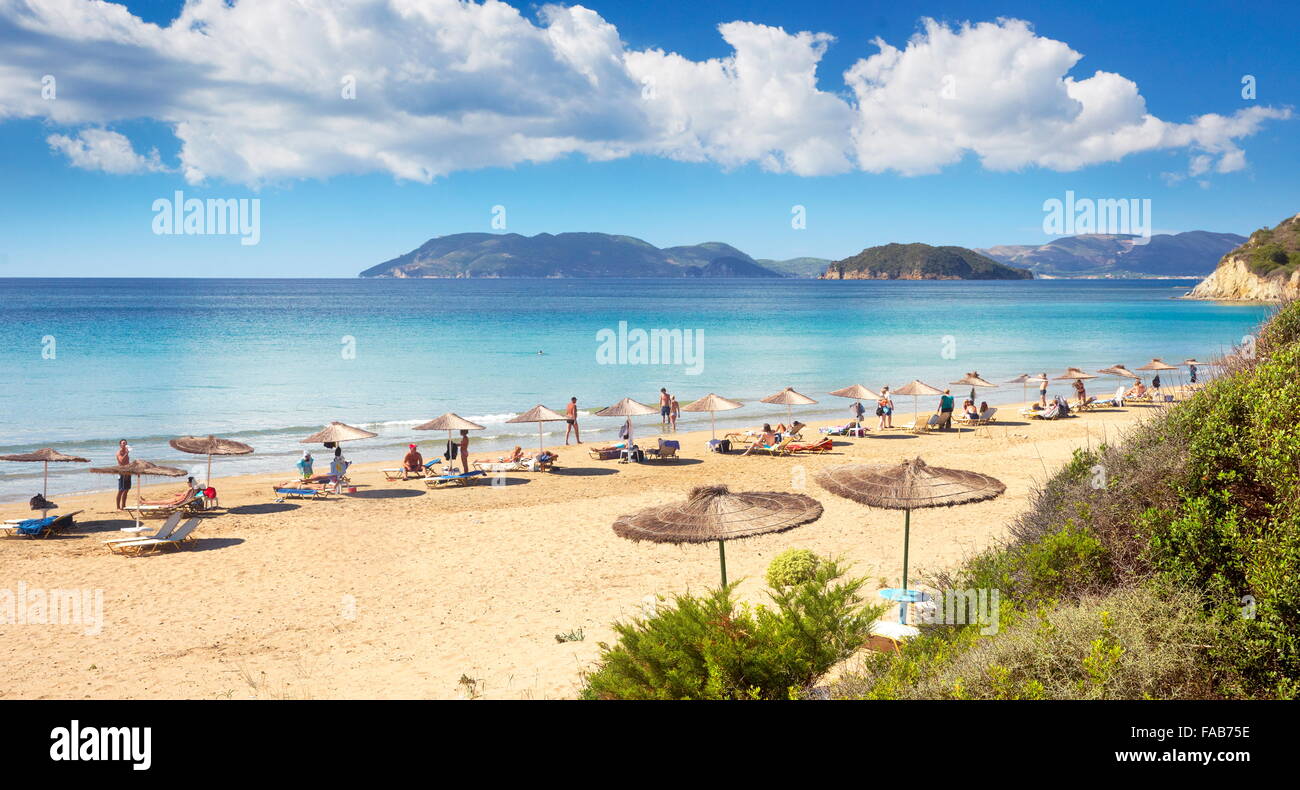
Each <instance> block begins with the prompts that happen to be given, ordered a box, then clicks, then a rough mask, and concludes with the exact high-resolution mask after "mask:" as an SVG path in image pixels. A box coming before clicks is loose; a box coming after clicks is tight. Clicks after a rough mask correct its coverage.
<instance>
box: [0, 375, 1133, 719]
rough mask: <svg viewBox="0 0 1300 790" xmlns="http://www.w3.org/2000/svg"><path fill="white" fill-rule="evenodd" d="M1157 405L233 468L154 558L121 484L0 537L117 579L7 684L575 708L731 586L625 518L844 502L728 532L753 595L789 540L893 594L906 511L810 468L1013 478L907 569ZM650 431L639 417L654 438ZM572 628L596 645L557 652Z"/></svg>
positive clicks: (20, 632) (929, 521)
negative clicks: (677, 448)
mask: <svg viewBox="0 0 1300 790" xmlns="http://www.w3.org/2000/svg"><path fill="white" fill-rule="evenodd" d="M909 400H910V399H909ZM904 405H910V404H904ZM846 406H847V404H846ZM1155 412H1156V409H1155V408H1153V407H1142V406H1137V407H1133V408H1128V409H1101V410H1097V411H1093V412H1089V413H1086V414H1083V415H1082V416H1079V417H1076V418H1071V419H1067V420H1058V421H1053V422H1045V421H1029V420H1026V419H1024V418H1021V417H1020V416H1019V415H1018V414H1017V413H1016V409H1015V408H1012V407H1004V408H1003V409H1002V410H1001V412H1000V416H1001V417H1002V418H1003V419H1002V420H1001V422H1000V424H997V425H994V426H992V427H990V428H987V429H982V430H980V431H979V432H971V431H969V430H967V431H964V432H961V433H955V432H949V433H942V434H930V435H925V436H919V437H917V436H912V435H910V434H908V433H906V432H904V431H890V432H885V433H883V434H881V433H876V432H874V431H873V432H872V433H871V434H870V435H869V436H868V437H866V438H854V439H845V438H836V440H835V447H834V449H833V451H831V452H828V453H826V454H824V455H812V456H802V457H777V458H772V457H758V456H755V457H740V456H739V455H738V454H734V453H733V454H731V455H719V454H715V453H708V452H706V449H705V442H706V441H707V440H708V438H709V434H708V432H707V431H704V432H701V433H683V434H679V435H677V437H675V438H678V439H679V440H681V442H682V455H683V456H684V458H683V459H682V460H679V461H665V462H662V463H653V462H652V463H646V464H619V463H617V462H615V461H596V460H593V459H591V458H590V457H589V456H588V454H587V449H588V447H589V445H583V446H581V447H567V448H566V447H563V446H560V447H559V448H556V449H558V452H559V453H560V460H559V464H560V468H559V469H558V470H557V471H555V472H553V473H549V474H547V473H532V474H530V473H512V474H510V475H508V479H507V480H506V481H505V482H506V484H505V485H499V486H498V485H477V486H471V487H466V488H458V489H450V490H432V491H430V490H426V487H425V485H424V484H423V483H422V482H420V481H414V480H413V481H406V482H389V481H386V480H385V479H384V477H383V476H382V475H381V474H380V472H379V469H380V468H382V467H385V466H395V465H396V463H395V462H396V459H394V463H389V464H369V465H366V466H361V465H358V466H356V467H354V468H353V471H352V473H351V477H352V480H353V481H354V483H355V484H356V485H357V491H356V493H355V494H352V495H343V496H337V497H332V498H331V499H330V501H293V500H289V501H286V502H284V503H281V504H276V503H275V502H274V499H275V497H274V495H273V493H272V490H271V489H272V485H273V484H275V483H277V482H281V481H283V480H286V479H288V478H289V477H290V476H291V475H290V473H289V472H288V471H287V470H286V473H285V474H284V475H280V476H268V475H261V476H248V477H238V476H233V477H227V476H222V475H229V474H230V473H233V472H238V471H239V459H237V458H236V459H231V460H222V461H219V462H218V464H217V474H218V476H219V477H218V479H217V480H215V481H214V484H215V486H216V487H217V488H218V490H219V492H220V499H221V504H222V505H223V506H224V508H225V512H224V513H222V514H220V515H215V516H212V517H209V518H207V519H205V521H204V523H203V525H202V527H201V528H200V530H199V532H198V533H197V534H198V540H197V541H196V542H195V543H194V544H192V545H191V546H190V547H189V548H187V549H185V550H182V551H174V552H167V553H163V554H159V555H155V556H144V557H140V558H129V557H121V556H116V555H113V554H110V553H109V552H108V551H107V550H106V549H105V547H104V545H103V541H104V540H106V539H110V538H115V537H120V536H121V533H120V532H119V530H120V529H121V528H122V527H124V526H129V525H130V522H129V519H128V518H127V517H126V515H125V514H122V513H118V512H116V511H113V510H112V509H111V507H112V502H113V494H112V493H110V492H105V493H97V494H87V495H81V496H58V497H52V498H54V499H56V500H57V501H58V503H59V504H60V505H61V506H62V509H63V510H65V511H66V510H79V509H84V510H85V511H86V512H85V513H83V514H82V515H81V517H80V520H81V524H79V525H78V526H77V527H76V528H74V529H73V530H71V531H70V532H69V533H68V534H66V535H63V536H59V537H55V538H51V539H43V540H31V539H18V538H14V539H7V540H0V590H4V589H7V590H10V591H16V590H17V589H18V588H19V585H20V584H21V585H24V586H25V589H27V590H56V589H57V590H68V589H77V590H83V589H86V590H102V594H103V623H102V627H101V628H100V629H98V633H95V634H87V633H85V632H86V631H87V630H90V629H88V628H87V627H86V626H85V625H80V624H69V625H47V624H24V625H4V626H0V634H3V640H0V660H2V665H3V667H4V674H5V676H6V678H7V682H6V683H5V684H4V688H3V690H2V691H0V697H2V698H10V699H12V698H70V699H81V698H196V699H247V698H456V697H464V696H469V695H470V694H471V693H472V694H474V695H478V696H482V697H484V698H509V699H520V698H524V699H551V698H571V697H573V696H575V695H576V693H577V691H578V688H579V683H580V673H581V671H582V670H583V669H584V668H587V667H589V666H590V665H591V664H592V662H593V660H594V659H595V657H596V656H597V654H598V644H597V643H598V642H600V641H602V640H605V641H608V640H611V639H612V637H613V632H612V630H611V628H610V624H611V623H612V622H614V621H615V620H617V619H619V618H625V617H628V616H631V615H634V614H636V613H638V611H639V610H640V608H641V606H642V605H643V601H644V600H645V599H646V598H647V596H652V595H656V594H661V595H662V594H671V593H674V592H681V591H686V590H692V591H701V590H703V589H704V588H706V587H707V586H710V585H716V584H717V574H718V566H717V552H716V547H715V546H714V545H712V544H706V545H695V546H681V547H678V546H666V545H656V544H648V543H640V544H636V543H632V542H630V541H626V540H623V539H621V538H619V537H617V536H616V535H615V534H614V532H613V531H612V529H611V526H610V525H611V523H612V522H613V521H614V519H615V518H617V517H618V516H620V515H622V514H625V513H629V512H632V511H635V510H638V509H640V508H643V507H647V506H650V505H654V504H657V503H662V502H667V501H672V500H677V499H682V498H684V497H685V495H686V493H687V492H688V491H689V490H690V489H691V488H692V487H693V486H696V485H701V484H706V483H707V484H713V483H725V484H727V485H729V486H731V487H732V488H733V490H781V491H788V490H799V491H803V492H805V493H808V494H810V495H811V496H813V497H815V498H817V499H818V500H819V501H821V502H822V503H823V505H824V506H825V514H824V515H823V517H822V518H821V519H820V520H819V521H817V522H814V523H812V524H809V525H807V526H804V527H801V528H798V529H795V530H793V531H790V532H786V533H782V534H777V535H769V536H765V537H760V538H756V539H750V540H743V541H735V542H732V543H730V544H729V545H728V547H727V559H728V571H729V575H730V577H731V578H732V580H737V579H743V582H742V584H741V586H740V594H741V595H742V597H745V598H747V599H750V600H755V601H758V600H762V598H763V595H762V592H761V590H762V574H763V571H764V569H765V568H766V566H767V563H768V562H769V561H770V560H771V559H772V557H773V556H775V555H776V554H777V553H779V552H781V551H783V550H785V549H787V548H790V547H803V548H809V549H812V550H814V551H816V552H818V553H821V554H825V555H839V556H842V557H844V558H846V559H847V560H849V561H851V562H852V563H853V564H854V571H855V573H856V574H858V575H862V576H866V577H868V578H869V579H871V580H872V582H871V584H869V588H870V589H872V590H873V591H874V590H875V589H877V588H879V587H886V586H890V585H896V584H897V583H898V582H899V581H900V579H899V575H900V572H901V567H900V564H901V541H902V518H901V517H900V515H899V514H897V513H893V512H887V511H878V510H869V509H867V508H864V507H862V506H860V505H856V504H854V503H852V502H849V501H847V500H843V499H839V498H836V497H833V496H831V495H830V494H828V493H827V492H825V491H823V490H822V489H821V488H819V487H818V486H817V485H816V484H815V483H813V482H812V473H813V472H814V471H815V470H817V469H819V468H821V467H823V466H827V465H835V464H842V463H851V462H893V461H898V460H901V459H903V458H906V457H912V456H921V457H923V458H924V459H925V460H926V462H927V463H930V464H932V465H937V466H947V467H956V468H965V469H973V470H977V471H980V472H985V473H988V474H992V475H994V476H996V477H998V478H1000V479H1001V480H1002V481H1003V482H1005V483H1006V485H1007V490H1006V493H1005V495H1003V496H1001V497H999V498H997V499H995V500H992V501H989V502H984V503H980V504H975V505H968V506H964V507H959V508H953V509H941V510H932V511H920V512H918V513H917V514H915V515H914V517H913V523H912V544H911V545H912V548H911V556H912V565H913V568H914V570H915V571H920V572H924V571H925V570H927V569H936V568H941V567H948V566H951V565H953V564H955V563H957V562H958V561H960V560H961V559H962V558H963V557H964V556H966V555H968V554H969V553H971V552H975V551H978V550H980V549H981V548H983V547H986V546H988V545H990V544H991V543H992V542H994V541H996V540H997V539H998V538H999V537H1000V536H1002V535H1003V534H1004V532H1005V529H1006V525H1007V524H1008V523H1009V521H1010V520H1011V519H1012V518H1013V517H1014V516H1015V515H1016V514H1017V513H1019V512H1021V511H1022V510H1023V509H1024V508H1025V507H1026V504H1027V501H1028V496H1029V494H1030V491H1031V490H1032V487H1033V486H1034V485H1035V484H1037V483H1039V482H1041V481H1042V480H1043V479H1044V478H1045V477H1046V476H1047V475H1048V474H1049V473H1050V472H1053V471H1055V470H1056V469H1057V468H1058V467H1059V466H1060V465H1061V464H1062V463H1063V462H1065V461H1067V460H1068V459H1069V458H1070V455H1071V452H1072V451H1073V450H1074V449H1075V448H1076V447H1081V446H1086V445H1092V446H1096V445H1097V444H1098V443H1100V442H1102V441H1109V442H1112V443H1113V442H1115V441H1116V440H1117V439H1118V438H1119V437H1120V436H1121V435H1122V434H1123V433H1124V432H1125V430H1126V429H1127V428H1129V427H1131V426H1132V425H1133V424H1134V423H1135V422H1136V421H1138V420H1140V419H1142V418H1143V416H1145V415H1151V414H1154V413H1155ZM846 413H847V408H846ZM780 416H783V414H782V415H777V414H776V413H774V414H773V419H776V418H778V417H780ZM797 416H798V415H797V414H796V417H797ZM908 421H910V417H909V416H908V415H898V416H897V419H896V422H898V423H906V422H908ZM867 424H868V425H874V420H870V421H869V422H868V423H867ZM810 433H811V429H809V431H806V432H805V435H809V434H810ZM654 435H655V432H654V431H652V430H651V428H650V427H648V426H646V427H639V428H638V440H639V442H640V443H641V444H642V445H643V446H644V445H646V444H650V445H653V444H654V442H653V438H652V437H653V436H654ZM647 440H648V441H647ZM436 445H437V443H435V442H426V443H424V444H423V446H422V449H424V450H425V451H426V453H430V452H433V451H434V448H435V446H436ZM526 449H527V448H526ZM471 455H473V456H474V457H480V456H481V455H482V454H481V453H473V452H471ZM175 488H176V486H175V485H174V484H167V483H163V484H157V483H155V484H152V485H150V486H149V487H148V489H147V490H148V492H149V494H150V495H158V494H162V493H165V492H167V491H171V490H175ZM132 501H134V494H133V495H132ZM27 515H28V512H27V511H26V507H25V505H6V506H4V507H3V508H0V516H3V518H6V519H8V518H15V517H25V516H27ZM151 523H156V522H151ZM577 629H581V631H582V634H583V636H584V638H583V639H582V641H570V642H564V643H561V642H559V641H557V639H556V635H557V634H565V633H569V632H573V631H576V630H577Z"/></svg>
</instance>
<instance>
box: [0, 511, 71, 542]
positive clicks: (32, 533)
mask: <svg viewBox="0 0 1300 790" xmlns="http://www.w3.org/2000/svg"><path fill="white" fill-rule="evenodd" d="M80 512H81V511H80V510H78V511H75V512H73V513H64V514H62V515H58V516H46V517H45V518H26V519H22V520H20V521H17V522H14V523H8V524H5V525H4V529H5V530H6V532H7V534H8V535H9V536H11V537H24V538H43V537H49V536H50V535H53V534H54V533H55V532H57V531H58V530H60V529H63V528H64V527H70V526H72V525H73V524H75V523H76V521H75V520H74V519H73V517H74V516H76V515H77V514H78V513H80Z"/></svg>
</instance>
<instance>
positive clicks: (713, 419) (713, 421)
mask: <svg viewBox="0 0 1300 790" xmlns="http://www.w3.org/2000/svg"><path fill="white" fill-rule="evenodd" d="M709 428H710V429H712V431H713V438H714V439H717V438H718V418H717V415H715V414H714V413H713V412H709Z"/></svg>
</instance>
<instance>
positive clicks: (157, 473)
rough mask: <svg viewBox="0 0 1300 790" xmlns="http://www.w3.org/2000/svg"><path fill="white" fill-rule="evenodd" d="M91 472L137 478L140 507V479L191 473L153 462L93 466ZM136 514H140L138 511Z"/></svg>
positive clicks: (138, 520)
mask: <svg viewBox="0 0 1300 790" xmlns="http://www.w3.org/2000/svg"><path fill="white" fill-rule="evenodd" d="M90 471H91V472H94V473H95V474H97V475H131V476H132V477H134V478H136V486H135V506H136V507H137V508H139V507H140V487H141V486H140V478H141V477H143V476H146V475H147V476H149V477H189V475H190V473H189V472H187V471H185V470H184V469H177V468H176V467H173V466H159V465H158V464H155V463H153V462H151V461H132V462H131V463H129V464H116V465H114V466H92V467H91V468H90ZM136 512H139V511H138V510H137V511H136ZM135 524H136V526H137V527H138V526H140V519H139V518H137V519H136V520H135Z"/></svg>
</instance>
